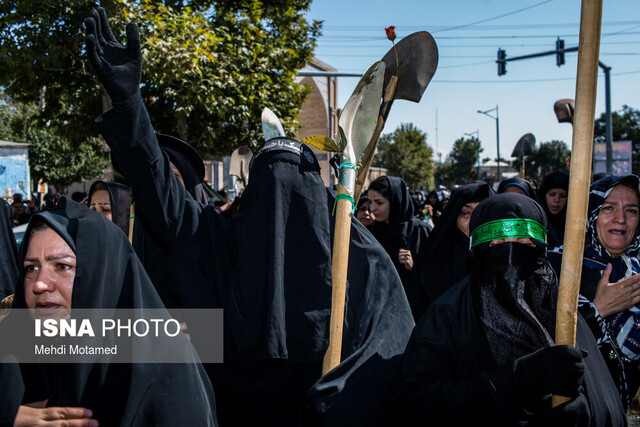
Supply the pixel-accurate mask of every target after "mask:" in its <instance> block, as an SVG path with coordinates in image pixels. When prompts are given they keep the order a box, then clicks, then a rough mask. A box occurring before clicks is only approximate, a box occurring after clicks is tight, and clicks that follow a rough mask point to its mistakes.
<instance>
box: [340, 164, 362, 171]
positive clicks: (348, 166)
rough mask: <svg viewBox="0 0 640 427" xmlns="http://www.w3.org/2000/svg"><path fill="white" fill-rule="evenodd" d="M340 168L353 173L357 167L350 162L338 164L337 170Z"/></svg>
mask: <svg viewBox="0 0 640 427" xmlns="http://www.w3.org/2000/svg"><path fill="white" fill-rule="evenodd" d="M342 168H349V169H353V170H354V171H357V170H358V166H357V165H356V164H355V163H351V162H342V163H340V166H339V167H338V169H342Z"/></svg>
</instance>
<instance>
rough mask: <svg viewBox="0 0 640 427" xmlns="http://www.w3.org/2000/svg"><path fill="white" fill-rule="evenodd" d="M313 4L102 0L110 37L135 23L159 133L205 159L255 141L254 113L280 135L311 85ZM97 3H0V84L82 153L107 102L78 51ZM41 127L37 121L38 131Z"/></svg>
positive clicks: (292, 0)
mask: <svg viewBox="0 0 640 427" xmlns="http://www.w3.org/2000/svg"><path fill="white" fill-rule="evenodd" d="M310 3H311V2H310V0H278V1H266V0H263V1H260V0H243V1H237V0H217V1H216V0H198V1H179V2H178V1H172V2H157V1H152V0H142V1H133V0H105V1H101V2H100V4H101V5H102V6H103V7H104V8H105V9H106V11H107V14H108V16H109V17H110V24H111V26H112V28H113V31H114V34H115V35H116V38H118V39H119V40H121V41H124V39H125V37H124V26H125V23H126V22H128V21H134V22H136V23H138V25H139V26H140V32H141V41H142V49H143V57H144V70H143V76H142V87H141V93H142V97H143V100H144V101H145V104H146V105H147V107H148V110H149V113H150V115H151V118H152V122H153V123H154V126H155V127H156V129H157V130H158V131H160V132H164V133H168V134H173V135H177V136H179V137H181V138H183V139H185V140H187V141H188V142H190V143H191V144H193V145H194V146H195V147H196V148H197V149H198V150H199V151H200V152H201V154H203V155H204V154H208V153H209V154H229V153H230V152H231V151H232V150H233V149H234V148H236V147H238V146H240V145H245V144H246V145H249V146H252V147H255V146H256V145H257V144H258V143H259V142H260V141H261V140H262V137H261V126H260V124H261V122H260V114H261V111H262V108H263V107H265V106H268V107H269V108H271V109H272V110H273V111H274V112H275V113H276V114H277V115H278V117H280V119H281V120H282V121H283V123H284V124H285V125H286V126H288V128H289V129H288V132H291V133H293V129H294V128H295V127H296V126H297V125H298V124H299V123H298V121H297V112H298V111H299V107H300V106H301V104H302V102H303V101H304V98H305V96H306V93H307V92H308V88H303V87H300V86H299V85H298V84H297V83H296V74H297V70H298V69H300V68H302V67H303V66H304V65H305V64H306V63H307V62H309V60H310V59H311V57H312V52H313V49H314V47H315V41H316V39H317V37H318V36H319V34H320V26H321V24H320V23H319V22H313V23H309V22H307V21H306V19H305V18H304V12H305V11H306V10H308V9H309V6H310ZM94 5H95V2H94V1H89V0H49V1H46V2H34V1H26V2H25V1H17V0H14V1H3V2H2V3H1V5H0V69H2V70H3V72H2V73H0V85H3V86H6V90H7V93H8V94H9V95H11V96H12V97H13V98H14V99H16V100H18V101H21V102H24V103H32V102H34V101H35V100H41V101H42V102H40V104H41V110H40V111H39V113H38V122H39V123H41V124H43V123H47V125H48V126H49V127H50V128H52V129H54V130H55V132H56V133H57V134H58V135H60V136H62V137H64V138H66V139H68V140H70V141H72V142H73V144H74V145H78V144H80V143H82V142H84V141H86V140H87V139H88V138H91V137H95V136H97V128H96V126H95V125H94V123H93V120H94V119H95V117H96V116H98V115H99V114H100V113H102V112H103V111H104V110H105V109H106V108H107V107H108V99H106V98H107V97H106V95H105V94H104V93H103V91H102V90H101V88H100V85H99V83H98V81H97V79H96V78H95V77H94V76H93V72H92V70H91V66H90V64H89V63H88V60H87V58H86V56H85V55H84V27H83V24H82V22H83V20H84V18H85V17H86V16H87V15H88V13H89V11H90V10H91V8H92V7H93V6H94ZM41 126H43V125H41Z"/></svg>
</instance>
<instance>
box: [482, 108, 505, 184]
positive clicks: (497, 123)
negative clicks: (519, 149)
mask: <svg viewBox="0 0 640 427" xmlns="http://www.w3.org/2000/svg"><path fill="white" fill-rule="evenodd" d="M492 111H495V112H496V116H495V117H494V116H492V115H491V114H489V113H490V112H492ZM478 113H479V114H484V115H485V116H487V117H491V118H492V119H493V120H495V121H496V145H497V148H498V182H500V116H499V111H498V106H497V105H496V108H492V109H490V110H486V111H482V110H478Z"/></svg>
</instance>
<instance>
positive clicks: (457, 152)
mask: <svg viewBox="0 0 640 427" xmlns="http://www.w3.org/2000/svg"><path fill="white" fill-rule="evenodd" d="M482 151H483V149H482V148H481V147H480V140H479V139H478V138H475V137H473V138H466V139H465V138H459V139H457V140H456V141H455V142H454V143H453V148H452V149H451V152H450V153H449V155H448V156H447V160H446V162H444V163H442V164H441V165H438V171H437V173H436V178H437V180H438V182H440V183H444V184H446V185H449V186H451V185H455V184H466V183H468V182H470V181H472V180H474V179H475V178H476V177H477V176H478V168H477V166H478V156H479V155H480V153H482Z"/></svg>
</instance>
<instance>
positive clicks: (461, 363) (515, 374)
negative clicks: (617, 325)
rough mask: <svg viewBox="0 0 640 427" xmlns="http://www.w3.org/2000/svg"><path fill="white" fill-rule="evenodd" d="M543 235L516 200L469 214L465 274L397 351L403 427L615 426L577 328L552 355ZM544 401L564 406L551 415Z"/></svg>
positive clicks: (599, 371) (551, 280)
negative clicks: (554, 399)
mask: <svg viewBox="0 0 640 427" xmlns="http://www.w3.org/2000/svg"><path fill="white" fill-rule="evenodd" d="M545 227H546V218H545V215H544V211H543V210H542V208H541V207H540V205H538V204H537V203H536V202H534V201H533V200H531V199H530V198H528V197H525V196H522V195H519V194H508V193H507V194H498V195H496V196H493V197H491V198H489V199H487V200H485V201H483V202H481V203H480V204H479V205H478V206H477V208H476V209H475V211H474V213H473V216H472V218H471V225H470V229H471V256H472V267H471V274H470V276H469V278H468V279H466V280H464V281H462V282H460V283H458V284H457V285H456V286H455V287H453V288H452V289H450V290H449V291H448V292H446V293H445V294H443V295H442V296H441V297H440V298H439V299H438V300H437V301H436V302H435V303H433V304H432V305H431V306H430V307H429V309H428V310H427V312H426V313H425V315H424V316H423V317H422V319H420V323H419V324H418V325H417V326H416V329H415V331H414V333H413V336H412V337H411V341H410V342H409V345H408V346H407V351H406V353H405V358H404V361H403V379H404V381H403V383H402V384H401V386H400V388H399V396H398V398H399V401H400V402H402V408H401V411H400V415H401V416H402V417H405V418H406V420H407V423H406V425H412V424H419V423H424V422H431V423H433V425H491V426H496V425H558V426H590V425H593V426H624V425H625V422H626V420H625V415H624V409H623V408H622V405H621V403H620V400H619V398H618V393H617V390H616V387H615V384H614V382H613V380H612V379H611V376H610V375H609V372H608V370H607V367H606V365H605V363H604V360H603V359H602V357H601V355H600V352H599V351H598V348H597V345H596V343H595V340H594V338H593V335H592V334H591V332H590V331H589V328H588V326H587V325H586V324H585V322H584V320H582V318H581V317H580V318H579V320H578V329H577V346H578V348H574V347H570V346H554V345H553V337H554V335H555V312H556V297H557V279H556V276H555V274H554V272H553V270H552V269H551V266H550V265H549V263H548V261H547V259H546V256H545V249H546V246H547V245H546V243H545V240H546V229H545ZM582 350H586V351H582ZM551 394H557V395H562V396H567V397H569V398H570V399H571V400H569V402H567V403H564V404H562V405H559V406H557V407H555V408H551Z"/></svg>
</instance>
